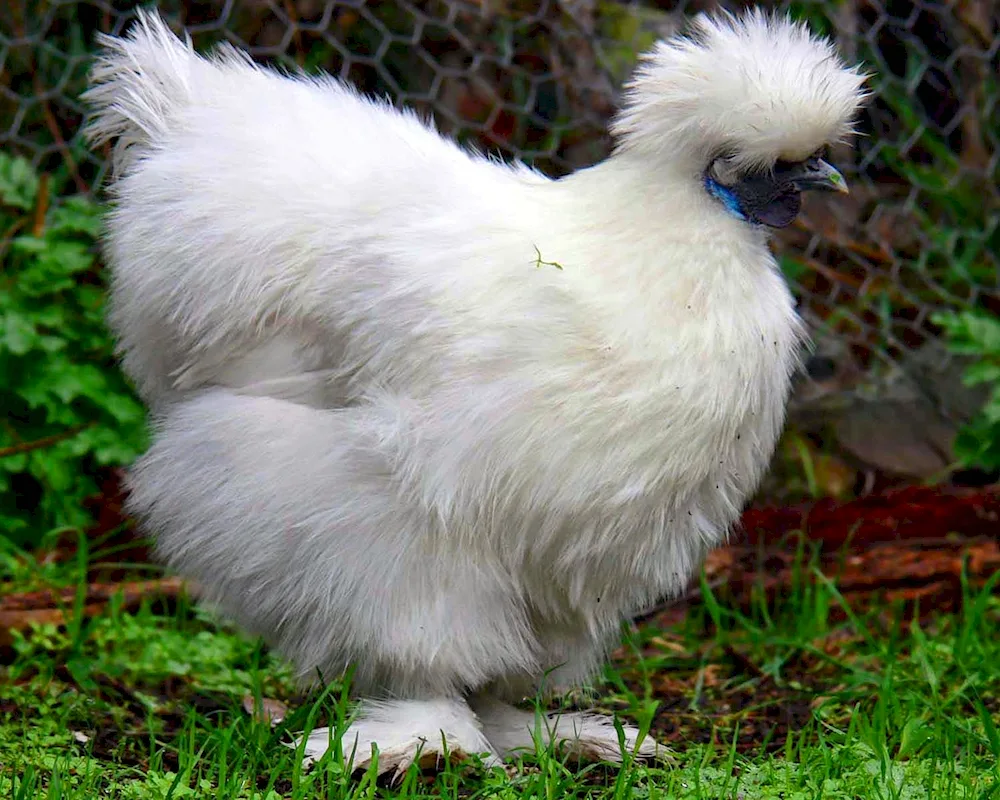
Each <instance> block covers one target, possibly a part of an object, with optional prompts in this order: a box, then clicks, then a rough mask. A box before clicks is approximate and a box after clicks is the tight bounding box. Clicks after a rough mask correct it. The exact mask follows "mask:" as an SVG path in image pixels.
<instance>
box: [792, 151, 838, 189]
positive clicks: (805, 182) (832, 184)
mask: <svg viewBox="0 0 1000 800" xmlns="http://www.w3.org/2000/svg"><path fill="white" fill-rule="evenodd" d="M791 177H792V183H793V184H795V188H796V189H799V190H800V191H807V190H809V189H818V190H820V191H824V192H841V193H842V194H848V193H849V192H850V191H851V190H850V189H848V188H847V181H845V180H844V176H843V175H841V174H840V172H839V171H838V170H837V169H836V167H834V166H832V165H831V164H828V163H827V162H826V161H824V160H823V159H822V158H810V159H809V160H808V161H803V162H802V165H801V167H800V168H799V169H797V170H796V171H795V173H794V174H793V175H792V176H791Z"/></svg>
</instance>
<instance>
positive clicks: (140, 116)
mask: <svg viewBox="0 0 1000 800" xmlns="http://www.w3.org/2000/svg"><path fill="white" fill-rule="evenodd" d="M99 43H100V44H101V45H102V47H103V52H102V53H101V55H100V56H99V57H98V59H97V61H96V62H95V64H94V66H93V68H92V70H91V73H90V83H91V86H90V88H89V89H88V90H87V91H86V92H85V93H84V94H83V100H84V102H85V103H87V105H89V107H90V109H91V112H92V115H91V118H90V120H89V122H88V124H87V126H86V127H85V128H84V135H85V136H86V138H87V140H88V141H89V142H90V144H91V145H92V146H97V145H102V144H104V143H106V142H110V141H114V142H115V146H114V150H113V153H112V160H111V163H112V172H113V174H115V175H120V174H121V173H122V172H124V171H125V170H127V169H128V167H129V166H130V165H131V164H132V163H133V162H134V160H135V159H136V158H137V157H138V156H140V155H141V154H142V152H143V151H144V150H146V149H147V148H149V147H150V146H151V145H155V144H156V143H157V142H158V141H159V140H161V139H162V138H163V136H164V135H165V134H166V133H167V131H168V129H169V126H170V123H171V119H172V118H173V117H174V116H175V114H176V112H177V110H178V109H179V108H183V107H184V106H186V105H187V104H188V103H189V102H190V100H191V73H192V70H193V68H194V67H195V65H196V64H197V62H198V60H199V59H198V57H197V56H196V55H195V52H194V49H193V47H192V44H191V39H190V38H189V37H185V39H184V40H183V41H182V40H181V39H179V38H177V36H175V35H174V34H173V33H172V32H171V31H170V29H169V28H168V27H167V26H166V24H165V23H164V22H163V20H162V19H160V17H159V16H158V15H157V14H156V13H155V12H152V11H145V10H141V9H140V10H139V11H138V23H137V24H136V25H135V26H134V27H133V28H132V29H131V31H130V32H129V35H128V36H126V37H122V38H117V37H111V36H104V35H102V36H101V37H100V39H99Z"/></svg>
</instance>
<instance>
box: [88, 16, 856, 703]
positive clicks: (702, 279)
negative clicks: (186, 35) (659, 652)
mask: <svg viewBox="0 0 1000 800" xmlns="http://www.w3.org/2000/svg"><path fill="white" fill-rule="evenodd" d="M105 43H106V45H107V50H106V51H105V55H104V56H103V58H102V59H101V61H100V63H99V65H98V67H97V68H96V70H95V72H94V81H95V83H94V87H93V88H92V89H91V90H90V92H89V98H88V99H89V101H90V103H91V104H92V106H93V108H94V117H93V120H92V122H91V126H90V135H91V138H92V140H93V141H94V142H95V143H98V142H103V141H106V140H115V141H116V146H115V147H116V150H115V152H116V155H115V163H116V165H117V181H116V183H115V185H114V187H113V191H114V197H115V200H116V205H115V210H114V212H113V213H112V215H111V217H110V221H109V229H108V237H107V256H108V262H109V265H110V268H111V273H112V308H113V311H112V316H111V322H112V326H113V328H114V330H115V332H116V334H117V336H118V339H119V342H120V347H121V352H122V355H123V360H124V361H123V363H124V366H125V369H126V370H127V372H128V373H129V374H130V375H131V376H132V377H133V378H134V379H135V381H136V383H137V385H138V387H139V390H140V392H141V393H142V396H143V397H144V398H145V399H146V401H147V402H148V403H149V404H150V406H151V407H152V408H153V409H154V411H155V414H156V419H157V431H156V436H155V442H154V444H153V446H152V448H151V450H150V451H149V453H148V454H147V455H146V456H144V457H143V458H142V459H140V461H139V463H138V464H137V465H136V467H135V469H134V471H133V473H132V476H131V489H132V500H131V508H132V510H133V511H134V512H136V513H137V514H139V516H140V517H141V518H142V519H143V520H144V521H145V523H146V525H147V526H148V527H149V529H150V530H151V532H153V533H154V534H155V536H156V539H157V542H158V548H159V552H160V553H161V554H162V555H163V557H164V558H165V559H166V560H167V561H168V562H169V563H170V564H171V565H172V566H174V567H175V568H177V569H178V570H179V571H180V572H182V573H183V574H185V575H188V576H190V577H192V578H194V579H196V580H197V581H198V582H199V584H201V586H202V587H203V589H204V591H205V592H206V594H207V597H208V599H210V600H211V601H213V602H215V603H218V604H219V605H221V607H222V608H223V609H225V610H226V611H227V612H228V613H230V614H232V615H233V616H234V617H235V618H236V619H238V620H239V621H240V622H241V623H242V624H243V625H245V626H246V627H247V628H249V629H250V630H252V631H256V632H258V633H260V634H262V635H264V636H265V637H266V638H267V639H268V641H270V642H271V643H272V644H273V645H274V646H275V647H276V648H277V649H278V650H280V651H281V652H283V653H284V654H286V655H287V656H288V657H289V658H291V659H292V660H293V661H294V663H295V664H296V665H297V667H298V669H299V671H300V673H301V674H302V675H303V676H305V677H308V676H312V675H314V674H315V671H316V670H317V669H318V670H321V671H322V672H323V673H325V674H326V675H328V676H330V677H334V676H335V675H336V674H338V673H339V672H340V671H341V670H343V669H344V668H345V667H346V666H347V665H348V664H350V663H354V664H356V665H357V673H356V678H355V681H356V684H355V685H356V687H357V688H358V689H359V690H360V692H361V693H362V694H365V695H367V696H375V695H381V696H393V697H397V698H404V699H405V698H411V699H419V698H435V697H456V696H461V695H464V694H468V693H470V692H473V691H476V690H480V689H483V688H484V687H485V688H486V690H488V691H494V692H495V693H497V694H499V695H502V696H507V697H511V698H513V697H517V696H519V695H521V694H523V693H525V692H530V691H532V690H533V688H534V687H535V686H536V685H537V682H538V681H540V680H541V679H542V676H543V675H545V673H546V671H548V670H555V672H554V673H553V674H551V675H550V676H549V677H548V678H547V681H548V684H549V685H551V684H552V683H554V684H555V685H556V686H557V687H559V686H566V685H570V684H573V683H576V682H580V681H584V680H586V679H587V678H588V677H589V676H591V675H592V674H593V672H594V670H595V669H596V668H597V667H598V666H599V664H600V663H601V660H602V659H603V658H604V656H605V653H606V651H607V648H608V647H609V645H610V644H612V643H613V642H614V641H615V640H616V637H617V635H618V631H619V625H620V623H621V621H622V619H623V618H626V617H628V616H629V615H630V614H633V613H635V612H637V611H639V610H640V609H642V608H643V607H644V606H647V605H648V604H650V603H652V602H654V601H656V600H657V599H659V598H661V597H664V596H666V595H674V594H677V593H678V592H680V591H681V590H682V589H683V588H684V587H685V585H686V584H687V582H688V581H689V579H690V578H691V576H692V573H693V572H694V571H695V570H696V569H697V568H698V566H699V564H700V563H701V560H702V558H703V556H704V555H705V553H706V552H707V550H708V549H709V548H711V547H714V546H716V545H718V544H719V543H720V542H721V541H722V540H723V539H724V537H725V536H726V533H727V531H728V530H729V528H730V526H731V525H732V524H733V522H734V521H735V520H736V518H737V516H738V514H739V511H740V509H741V507H742V505H743V503H744V501H745V500H746V499H747V497H748V496H749V495H750V494H751V493H752V492H753V491H754V489H755V487H756V486H757V484H758V481H759V479H760V477H761V474H762V472H763V470H764V469H765V467H766V465H767V463H768V460H769V458H770V456H771V453H772V450H773V448H774V445H775V442H776V439H777V437H778V434H779V431H780V428H781V425H782V420H783V415H784V408H785V402H786V399H787V396H788V391H789V379H790V375H791V374H792V372H793V370H794V369H795V367H796V363H797V358H798V353H799V348H800V345H801V342H802V337H803V331H802V328H801V326H800V323H799V320H798V318H797V316H796V314H795V311H794V306H793V301H792V297H791V295H790V293H789V291H788V288H787V287H786V285H785V282H784V281H783V279H782V277H781V275H780V273H779V271H778V269H777V267H776V265H775V262H774V259H773V258H772V256H771V254H770V251H769V249H768V243H767V236H766V233H764V232H763V231H762V230H760V229H758V228H755V227H752V226H749V225H747V224H745V223H743V222H741V221H739V220H737V219H735V218H734V217H732V216H730V215H729V214H728V213H726V212H725V210H724V209H723V208H722V207H721V205H720V204H719V203H717V201H715V200H714V199H713V198H711V197H709V196H708V194H707V193H706V192H705V191H704V188H703V186H702V182H701V174H702V171H703V170H704V168H705V165H706V163H707V161H706V159H707V158H709V157H710V154H712V153H715V152H717V151H719V150H720V149H728V150H735V151H736V152H737V153H738V154H742V157H743V158H744V159H745V160H746V162H747V163H760V162H762V161H768V160H770V161H771V162H773V161H774V159H776V158H778V157H781V156H784V155H788V154H789V151H793V154H794V153H807V152H812V151H813V150H815V149H816V148H818V147H820V146H822V145H823V144H825V143H827V142H828V141H830V140H832V139H838V138H840V137H842V136H844V135H845V134H846V133H847V132H848V131H849V130H850V122H851V117H852V115H853V114H854V112H855V110H856V108H857V105H858V102H859V100H860V78H859V77H858V74H857V73H856V72H855V71H854V70H849V69H846V68H844V67H843V65H841V64H840V62H839V61H837V60H836V59H835V57H834V56H833V54H832V51H831V49H830V47H829V45H828V44H827V43H825V42H822V41H818V40H816V39H814V38H810V37H809V36H808V34H807V32H806V31H805V29H804V28H802V27H799V26H796V25H793V24H791V23H789V22H787V21H784V20H781V19H768V18H765V17H763V16H761V15H756V14H751V15H749V16H746V17H744V18H741V19H739V20H736V19H730V18H722V19H716V20H710V19H707V18H706V19H702V20H701V21H700V22H698V26H697V36H696V38H694V39H689V40H672V41H670V42H667V43H664V44H661V45H660V46H659V47H658V48H657V49H656V50H655V51H654V52H653V54H652V55H651V56H650V57H649V59H648V60H647V61H646V62H645V66H644V67H643V68H641V69H640V71H639V72H638V73H637V76H636V78H635V80H634V81H633V83H632V84H631V89H630V90H629V95H628V100H627V104H626V107H625V108H624V110H623V111H622V113H621V115H620V116H619V118H618V121H617V123H616V130H617V132H618V133H619V135H620V136H621V146H620V147H619V149H618V151H617V152H616V153H615V155H613V156H612V157H611V158H609V159H608V160H607V161H605V162H604V163H602V164H599V165H598V166H595V167H593V168H591V169H587V170H582V171H580V172H577V173H575V174H573V175H571V176H569V177H567V178H564V179H561V180H558V181H553V180H549V179H547V178H545V177H543V176H541V175H539V174H537V173H534V172H532V171H530V170H528V169H526V168H524V167H521V166H517V167H509V166H504V165H501V164H498V163H495V162H492V161H489V160H486V159H484V158H481V157H478V156H475V155H470V154H469V153H467V152H464V151H463V150H462V149H460V148H459V147H458V146H456V145H455V144H454V143H452V142H450V141H447V140H446V139H444V138H442V137H441V136H439V135H438V134H437V133H436V132H435V131H434V130H433V129H432V128H431V127H430V126H429V125H427V124H426V123H424V122H421V121H420V120H418V119H417V118H416V117H415V116H413V115H412V114H409V113H406V112H400V111H397V110H395V109H393V108H391V107H390V106H389V105H387V104H385V103H381V102H375V101H372V100H369V99H366V98H364V97H361V96H359V95H358V94H357V93H355V92H354V91H352V90H351V89H350V88H348V87H346V86H344V85H343V84H341V83H339V82H337V81H335V80H332V79H329V78H305V77H300V76H286V75H279V74H277V73H275V72H271V71H267V70H265V69H261V68H259V67H256V66H253V65H252V64H251V63H250V62H249V61H248V60H247V59H246V58H245V57H244V56H242V55H240V54H238V53H236V52H235V51H233V50H224V51H222V52H221V53H220V54H217V55H215V56H213V57H211V58H203V57H200V56H197V55H196V54H195V53H194V52H193V50H192V49H191V47H190V44H189V43H184V42H181V41H180V40H178V39H176V38H175V37H173V36H172V34H170V32H169V31H168V30H167V29H166V27H165V26H164V25H163V23H162V22H161V21H160V20H159V19H158V18H157V17H155V16H152V15H148V14H142V15H140V24H139V25H138V26H137V27H136V28H135V29H134V31H133V32H132V34H131V35H130V36H129V37H128V38H125V39H107V40H105ZM547 262H548V263H547ZM552 262H555V263H557V264H558V265H559V267H561V268H558V267H556V266H554V264H553V263H552ZM501 687H502V688H501Z"/></svg>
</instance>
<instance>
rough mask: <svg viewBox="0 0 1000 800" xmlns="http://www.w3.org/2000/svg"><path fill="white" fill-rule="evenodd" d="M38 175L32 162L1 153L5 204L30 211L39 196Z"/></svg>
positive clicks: (1, 193)
mask: <svg viewBox="0 0 1000 800" xmlns="http://www.w3.org/2000/svg"><path fill="white" fill-rule="evenodd" d="M38 184H39V181H38V176H37V175H36V174H35V171H34V170H33V169H32V168H31V163H30V162H29V161H28V160H27V159H24V158H21V157H17V158H13V157H11V156H9V155H7V154H6V153H0V200H2V201H3V204H4V205H7V206H11V207H13V208H20V209H24V210H25V211H29V210H31V209H32V208H34V207H35V198H36V197H37V196H38Z"/></svg>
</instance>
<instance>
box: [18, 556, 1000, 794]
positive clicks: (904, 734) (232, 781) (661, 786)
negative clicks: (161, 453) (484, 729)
mask: <svg viewBox="0 0 1000 800" xmlns="http://www.w3.org/2000/svg"><path fill="white" fill-rule="evenodd" d="M85 560H86V554H85V552H81V554H80V557H79V558H78V559H77V561H76V562H75V563H72V564H66V563H55V564H52V563H40V562H39V561H36V560H34V559H33V558H32V557H31V556H28V555H26V554H25V553H23V552H20V551H16V550H14V549H13V548H8V549H7V551H6V552H5V553H4V554H2V555H0V588H2V590H3V591H4V592H5V593H10V592H13V591H25V590H29V589H31V590H33V589H37V588H39V587H40V586H45V585H49V586H53V585H54V586H66V585H69V586H73V585H82V580H81V577H80V576H81V575H82V574H83V572H82V571H83V570H84V569H85V568H86V563H85ZM810 569H811V568H810V565H809V564H804V565H803V571H802V577H803V579H802V580H801V581H800V582H799V583H798V585H797V586H796V587H794V588H793V589H792V590H790V591H789V593H788V595H787V596H786V597H785V598H784V599H783V600H782V601H781V603H780V604H779V605H777V606H772V607H770V608H764V607H763V606H761V605H758V607H756V608H755V609H753V610H752V611H751V612H747V613H743V612H739V611H737V610H735V609H733V608H729V607H727V606H725V605H722V604H720V602H718V601H717V600H716V599H715V598H714V597H713V596H712V595H711V594H707V595H706V597H707V599H706V600H705V601H703V602H702V603H701V604H700V605H698V606H696V607H693V608H692V609H691V610H690V611H689V613H687V614H686V615H685V616H684V617H683V618H682V619H681V620H680V621H678V622H674V623H672V624H666V625H663V626H655V625H654V626H649V625H647V626H644V627H641V628H640V629H639V630H637V631H632V632H630V633H629V634H628V636H627V637H626V639H627V641H626V643H625V645H624V646H623V648H622V650H621V651H619V653H618V654H617V655H616V658H615V662H614V666H613V667H612V668H609V669H608V671H607V673H606V675H605V676H604V679H603V680H602V681H601V682H600V683H599V684H598V685H597V686H596V687H595V689H594V692H593V694H592V696H591V697H589V698H585V697H583V696H580V697H571V698H564V699H563V700H562V702H563V703H566V704H568V705H586V704H589V703H590V702H593V703H595V704H596V705H597V706H599V707H601V708H603V709H605V710H609V711H615V712H618V713H620V714H621V715H622V716H623V717H630V718H632V719H634V720H637V721H638V722H639V723H640V725H651V729H652V731H653V732H654V733H655V734H656V735H657V736H658V737H659V738H660V739H661V740H662V741H666V742H668V743H669V744H670V746H671V747H672V749H673V751H674V756H673V759H672V762H671V763H668V764H661V765H652V766H649V765H639V764H629V765H626V766H625V767H623V768H621V769H619V768H617V767H612V766H608V765H586V766H581V765H576V764H573V763H566V762H565V761H564V760H563V759H561V758H560V757H559V756H558V755H556V754H554V753H551V752H546V751H544V750H542V751H539V752H538V753H535V754H532V755H531V756H530V757H525V758H524V759H523V760H521V761H520V762H518V763H517V764H515V765H514V768H513V769H512V770H510V772H509V774H508V773H504V772H503V771H492V772H487V771H484V770H482V769H481V768H479V767H478V766H476V765H475V764H468V763H467V764H460V765H454V766H448V767H446V768H444V769H443V770H442V771H441V772H439V773H437V774H434V775H419V774H418V773H417V772H415V771H412V770H411V772H410V773H409V774H407V776H406V777H405V779H404V781H403V783H402V785H400V786H397V787H390V786H388V785H387V782H386V781H384V780H380V781H377V780H375V778H374V777H373V775H372V774H370V773H369V774H364V775H355V776H351V775H349V774H347V772H346V770H345V768H344V765H343V764H342V763H337V761H335V760H334V759H333V758H331V757H325V758H324V759H323V760H321V761H320V762H319V763H318V764H317V765H316V766H315V767H314V768H312V769H311V770H303V769H301V767H300V766H299V759H298V757H297V756H296V754H295V752H294V751H293V750H291V749H289V748H288V747H287V746H286V743H287V742H289V741H290V740H291V733H292V732H295V731H298V730H301V729H303V728H308V727H310V726H312V725H315V724H328V723H332V724H337V725H343V724H344V720H345V719H346V718H347V716H348V715H349V711H350V709H349V704H348V702H347V700H346V699H345V696H344V693H343V691H342V687H341V686H339V685H334V686H332V687H329V688H328V690H327V691H326V692H323V693H321V692H314V693H312V694H308V695H302V694H300V693H299V692H298V690H297V689H296V687H295V686H294V684H293V683H292V681H291V680H290V673H289V671H288V669H287V668H286V667H285V666H284V665H282V664H281V662H280V661H278V660H276V659H275V658H273V657H272V656H271V655H269V654H268V653H267V652H266V651H265V649H264V648H263V647H262V646H261V645H260V644H259V643H257V642H254V641H251V640H248V639H246V638H244V637H241V636H240V635H239V634H238V633H236V632H235V631H233V630H231V629H230V628H228V627H227V626H225V625H224V624H221V623H219V622H218V621H217V620H214V619H213V618H212V617H211V616H209V615H208V614H207V613H205V612H203V611H199V610H197V609H194V608H192V607H191V605H190V604H188V603H187V602H185V601H184V600H183V599H182V600H181V601H179V602H177V603H172V604H170V607H166V606H165V605H164V604H162V603H161V604H159V605H158V606H156V605H150V604H146V605H144V606H143V607H142V608H141V609H140V610H139V611H137V612H124V611H123V610H122V609H121V608H120V606H119V605H118V604H115V603H112V604H111V605H110V606H109V607H108V609H107V610H106V611H105V612H103V613H101V614H100V615H98V616H95V617H91V618H88V619H82V618H77V619H75V620H74V621H73V622H71V624H69V625H68V626H67V627H65V628H61V629H56V628H55V627H53V626H47V627H41V628H38V629H36V630H34V631H32V632H30V633H28V634H25V635H18V636H15V637H14V640H13V643H12V645H10V646H9V647H8V648H7V652H6V654H5V658H4V666H3V667H2V672H0V797H11V798H23V799H24V800H29V799H31V798H74V799H76V798H80V799H81V800H82V799H83V798H86V800H93V798H100V797H122V798H189V797H206V798H261V799H262V800H263V799H265V798H266V799H267V800H276V798H362V797H365V798H367V797H401V798H410V797H462V798H479V797H503V798H513V797H518V798H519V797H539V798H575V797H581V798H582V797H594V798H625V797H628V798H727V799H729V798H743V799H745V800H749V799H750V798H785V799H786V800H792V799H793V798H795V799H797V798H816V799H817V800H819V798H823V799H824V800H831V799H836V798H845V799H847V798H852V799H853V798H886V799H887V800H888V799H889V798H900V799H902V798H932V799H933V800H945V799H946V798H982V799H983V800H985V798H990V797H998V798H1000V776H998V768H997V757H998V755H1000V733H998V725H1000V699H998V698H1000V637H998V636H997V625H998V622H1000V602H998V600H997V598H996V597H995V596H993V595H992V594H991V593H990V591H989V589H990V588H991V587H987V590H986V591H984V592H981V593H979V592H976V593H973V592H968V591H967V593H966V594H967V596H966V599H965V603H964V606H963V610H962V611H961V613H959V614H957V615H953V616H935V615H930V616H928V617H926V618H924V621H923V622H921V623H920V624H916V625H912V626H910V625H907V624H905V623H904V622H903V621H902V620H901V619H900V615H899V614H898V613H896V610H894V609H889V608H885V607H880V606H877V605H876V606H874V607H873V608H870V609H868V610H866V611H865V612H864V613H863V614H862V615H861V616H857V615H856V614H855V612H853V611H851V610H850V609H848V608H847V607H846V606H845V605H844V603H843V602H842V600H841V598H840V596H839V594H838V593H837V591H836V588H835V587H834V586H833V585H831V584H829V583H828V582H826V581H825V580H824V579H822V577H820V576H815V575H814V576H813V577H814V579H812V580H810V579H808V578H809V576H810V574H811V573H810ZM998 578H1000V576H998ZM704 588H705V589H706V591H707V587H704ZM78 596H79V597H81V598H82V593H81V594H79V595H78ZM76 605H77V606H79V605H81V603H80V602H78V603H77V604H76ZM247 696H254V697H266V698H273V699H277V700H280V701H283V702H285V703H286V704H288V706H289V709H290V712H289V715H288V716H287V718H286V719H285V720H284V721H282V722H280V723H279V724H278V725H276V726H274V727H272V726H271V725H269V724H267V723H266V722H261V721H255V719H253V718H252V717H251V715H249V714H247V713H246V711H245V710H244V708H243V700H244V698H245V697H247Z"/></svg>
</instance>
